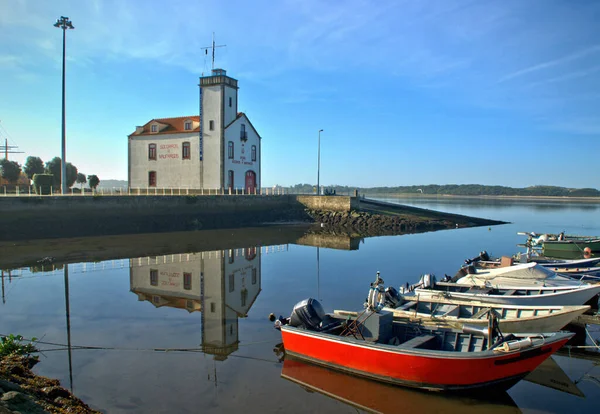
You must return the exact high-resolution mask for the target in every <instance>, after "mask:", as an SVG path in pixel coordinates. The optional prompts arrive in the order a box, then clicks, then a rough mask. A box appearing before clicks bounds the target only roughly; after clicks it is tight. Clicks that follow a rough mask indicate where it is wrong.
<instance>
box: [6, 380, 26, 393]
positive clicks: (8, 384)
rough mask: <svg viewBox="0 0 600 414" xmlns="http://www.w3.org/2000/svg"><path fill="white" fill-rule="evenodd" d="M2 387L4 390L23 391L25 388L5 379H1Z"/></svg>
mask: <svg viewBox="0 0 600 414" xmlns="http://www.w3.org/2000/svg"><path fill="white" fill-rule="evenodd" d="M0 389H2V390H4V392H7V391H18V392H22V391H23V389H22V388H21V387H20V386H19V385H17V384H15V383H13V382H9V381H5V380H3V379H0Z"/></svg>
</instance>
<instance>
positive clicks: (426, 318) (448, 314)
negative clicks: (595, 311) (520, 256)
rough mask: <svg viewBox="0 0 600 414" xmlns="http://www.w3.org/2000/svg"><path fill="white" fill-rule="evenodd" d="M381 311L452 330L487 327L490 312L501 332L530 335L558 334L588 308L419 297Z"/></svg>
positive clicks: (400, 318)
mask: <svg viewBox="0 0 600 414" xmlns="http://www.w3.org/2000/svg"><path fill="white" fill-rule="evenodd" d="M383 309H384V310H387V311H389V312H392V313H393V315H394V319H398V320H408V321H412V322H418V323H420V324H424V325H437V326H440V327H448V328H453V329H461V328H462V327H463V326H465V325H467V326H477V327H480V328H487V326H488V317H489V315H490V312H494V313H495V315H496V316H497V318H498V323H499V326H500V330H501V331H502V332H512V333H525V332H532V333H533V332H555V331H559V330H561V329H562V328H564V327H565V326H566V325H568V324H569V323H571V322H572V321H573V320H574V319H576V318H577V317H578V316H579V315H582V314H583V313H585V312H586V311H587V310H589V309H590V307H589V306H587V305H585V306H515V305H493V304H489V303H483V302H476V301H471V302H468V301H465V302H463V301H454V300H447V299H443V298H428V299H425V298H419V300H415V301H410V302H405V303H403V304H402V305H400V306H399V307H396V308H390V307H384V308H383Z"/></svg>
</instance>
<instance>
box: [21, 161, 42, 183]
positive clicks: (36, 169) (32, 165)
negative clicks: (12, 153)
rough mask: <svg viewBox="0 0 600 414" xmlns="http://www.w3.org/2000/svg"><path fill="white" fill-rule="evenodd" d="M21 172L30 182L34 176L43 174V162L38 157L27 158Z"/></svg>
mask: <svg viewBox="0 0 600 414" xmlns="http://www.w3.org/2000/svg"><path fill="white" fill-rule="evenodd" d="M23 172H24V173H25V174H27V177H28V178H29V179H30V180H31V179H33V175H34V174H43V173H44V161H42V159H41V158H40V157H31V156H30V157H27V160H26V161H25V166H24V167H23Z"/></svg>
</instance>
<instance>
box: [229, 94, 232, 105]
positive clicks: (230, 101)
mask: <svg viewBox="0 0 600 414" xmlns="http://www.w3.org/2000/svg"><path fill="white" fill-rule="evenodd" d="M232 102H233V99H231V96H230V97H229V107H230V108H231V105H232Z"/></svg>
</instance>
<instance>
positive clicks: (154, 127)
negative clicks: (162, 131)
mask: <svg viewBox="0 0 600 414" xmlns="http://www.w3.org/2000/svg"><path fill="white" fill-rule="evenodd" d="M150 131H152V132H158V125H156V124H154V125H152V126H151V127H150Z"/></svg>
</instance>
